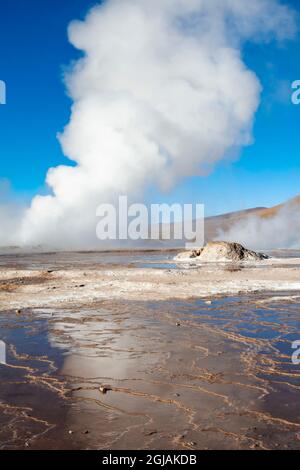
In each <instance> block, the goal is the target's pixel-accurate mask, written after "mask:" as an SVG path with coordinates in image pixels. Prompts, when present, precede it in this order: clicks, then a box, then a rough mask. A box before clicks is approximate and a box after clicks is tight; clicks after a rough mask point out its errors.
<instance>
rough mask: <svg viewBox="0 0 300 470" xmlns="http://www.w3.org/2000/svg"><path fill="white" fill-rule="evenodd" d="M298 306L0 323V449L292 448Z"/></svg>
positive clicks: (65, 313) (241, 305) (121, 310)
mask: <svg viewBox="0 0 300 470" xmlns="http://www.w3.org/2000/svg"><path fill="white" fill-rule="evenodd" d="M281 298H282V300H281ZM299 307H300V293H299V299H298V298H297V295H294V296H293V298H290V300H288V296H287V294H286V293H281V294H280V293H279V294H276V299H274V295H273V294H267V293H266V294H259V295H258V294H255V295H251V296H235V297H226V298H215V299H207V300H193V301H165V302H129V301H127V302H119V301H114V302H112V301H103V302H98V304H97V305H93V306H91V307H90V308H86V309H76V308H74V309H72V310H70V309H44V310H30V309H28V310H25V311H24V310H23V311H22V312H21V313H16V312H14V311H7V312H1V315H0V337H1V339H3V340H4V341H5V342H6V344H7V365H0V373H1V379H2V380H1V383H0V422H1V424H2V426H1V432H0V447H1V448H5V449H6V448H33V449H42V448H50V449H53V448H62V449H65V448H84V449H86V448H104V449H108V448H110V449H132V448H133V449H134V448H150V449H151V448H153V449H162V448H169V449H170V448H174V449H183V448H199V449H216V448H220V449H221V448H222V449H249V448H257V449H264V448H267V449H270V448H294V449H295V448H297V449H299V448H300V437H299V436H300V396H299V390H300V366H296V365H293V364H292V361H291V354H292V352H293V350H292V348H291V344H292V341H293V340H296V339H300V331H299V330H300V328H299V327H300V308H299ZM103 385H104V386H106V387H107V393H104V394H103V393H101V391H100V390H99V388H100V387H101V386H103Z"/></svg>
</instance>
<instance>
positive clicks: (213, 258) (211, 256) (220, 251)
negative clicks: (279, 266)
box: [175, 241, 268, 262]
mask: <svg viewBox="0 0 300 470" xmlns="http://www.w3.org/2000/svg"><path fill="white" fill-rule="evenodd" d="M191 259H197V260H199V261H204V262H218V261H219V262H226V261H233V262H238V261H261V260H264V259H268V256H267V255H264V254H262V253H257V252H255V251H252V250H248V249H247V248H245V247H244V246H242V245H240V244H239V243H232V242H222V241H220V242H209V243H207V245H205V247H203V248H201V249H200V250H193V251H186V252H183V253H179V254H178V255H177V256H176V257H175V260H177V261H180V260H181V261H183V260H191Z"/></svg>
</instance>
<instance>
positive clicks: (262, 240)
mask: <svg viewBox="0 0 300 470" xmlns="http://www.w3.org/2000/svg"><path fill="white" fill-rule="evenodd" d="M217 238H218V239H219V240H226V241H232V240H234V241H237V242H239V243H242V244H244V245H246V246H248V247H249V248H253V249H259V250H268V249H276V248H291V249H293V248H294V249H299V248H300V200H299V198H297V199H295V200H292V201H289V202H288V203H286V204H284V205H283V206H282V207H280V208H279V209H278V211H276V212H275V213H274V214H272V211H271V214H270V215H269V216H267V217H260V216H259V215H256V216H249V217H247V218H245V219H244V220H240V221H239V222H237V223H236V224H234V225H233V226H232V227H231V228H230V229H229V230H228V231H226V232H222V231H221V232H220V233H219V235H218V237H217Z"/></svg>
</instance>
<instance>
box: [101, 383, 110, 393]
mask: <svg viewBox="0 0 300 470" xmlns="http://www.w3.org/2000/svg"><path fill="white" fill-rule="evenodd" d="M109 390H111V387H109V386H107V385H101V386H100V387H99V391H100V392H101V393H103V394H104V395H105V394H106V393H107V392H108V391H109Z"/></svg>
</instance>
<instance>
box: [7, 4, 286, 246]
mask: <svg viewBox="0 0 300 470" xmlns="http://www.w3.org/2000/svg"><path fill="white" fill-rule="evenodd" d="M293 31H294V20H293V13H292V12H291V11H290V10H289V9H288V8H287V7H285V6H283V5H282V4H281V3H280V1H279V0H252V1H251V2H249V1H248V0H245V1H244V0H209V1H207V0H153V1H151V2H149V1H148V0H108V1H106V2H104V3H103V4H101V5H99V6H96V7H95V8H93V9H92V10H91V11H90V12H89V13H88V15H87V17H86V19H85V20H84V21H82V22H80V21H76V22H73V23H72V24H71V25H70V27H69V39H70V42H71V43H72V44H73V45H74V47H76V48H77V49H79V50H81V51H82V52H83V57H82V58H81V59H80V60H79V61H78V62H77V63H76V64H75V65H74V66H73V68H72V70H71V72H70V73H69V74H68V76H67V77H66V84H67V88H68V92H69V94H70V96H71V97H72V100H73V106H72V114H71V119H70V122H69V124H68V125H67V126H66V128H65V130H64V132H63V133H62V134H61V135H60V136H59V139H60V142H61V145H62V149H63V152H64V154H65V155H66V156H67V157H68V158H69V159H70V160H72V161H73V162H75V163H76V166H58V167H56V168H51V169H49V171H48V174H47V178H46V182H47V184H48V186H49V188H50V191H51V193H50V194H49V195H48V196H39V195H38V196H36V197H35V198H34V199H33V200H32V203H31V205H30V207H29V208H28V209H27V210H26V211H25V212H24V213H23V215H22V217H21V218H20V221H19V225H18V228H17V229H16V230H15V235H16V238H17V239H18V243H19V244H21V245H35V244H47V245H56V246H61V247H71V246H72V247H79V246H82V245H84V246H92V245H95V242H96V241H95V226H96V218H95V212H96V206H97V205H98V204H100V203H102V202H105V203H106V202H111V201H113V200H114V199H115V197H116V196H117V195H119V194H129V195H131V196H132V197H135V196H137V195H141V194H143V191H144V189H145V188H146V187H147V186H149V185H153V184H158V185H159V187H160V188H162V189H168V188H170V187H171V186H172V185H173V184H174V183H175V182H176V181H177V180H178V179H179V178H184V177H188V176H190V175H196V174H198V175H203V176H205V175H207V174H208V172H209V171H211V170H212V169H213V167H214V165H215V164H216V163H217V162H218V161H220V160H221V159H223V158H225V157H226V155H227V154H228V152H230V151H231V150H232V149H235V148H239V147H240V146H243V145H247V144H249V143H251V128H252V121H253V117H254V114H255V112H256V110H257V107H258V104H259V98H260V84H259V81H258V79H257V77H256V76H255V74H254V73H253V72H252V71H250V70H248V69H247V67H246V65H245V63H244V62H243V59H242V53H241V51H242V44H243V42H244V41H246V40H254V41H268V40H271V39H274V38H277V39H279V40H281V39H284V38H286V37H289V36H290V35H292V34H293ZM10 240H11V234H10V233H7V231H3V230H1V234H0V243H1V244H5V243H9V242H10Z"/></svg>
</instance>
